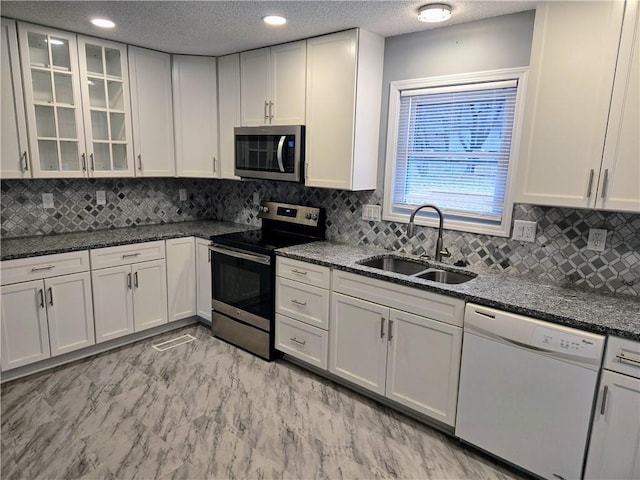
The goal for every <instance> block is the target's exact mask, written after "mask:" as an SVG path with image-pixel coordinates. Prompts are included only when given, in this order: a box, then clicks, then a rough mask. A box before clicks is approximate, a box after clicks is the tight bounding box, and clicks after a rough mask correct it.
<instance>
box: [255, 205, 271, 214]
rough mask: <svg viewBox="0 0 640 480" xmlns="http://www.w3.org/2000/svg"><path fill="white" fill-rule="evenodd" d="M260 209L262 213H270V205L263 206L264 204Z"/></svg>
mask: <svg viewBox="0 0 640 480" xmlns="http://www.w3.org/2000/svg"><path fill="white" fill-rule="evenodd" d="M258 211H259V212H260V213H269V207H263V206H262V205H261V206H259V207H258Z"/></svg>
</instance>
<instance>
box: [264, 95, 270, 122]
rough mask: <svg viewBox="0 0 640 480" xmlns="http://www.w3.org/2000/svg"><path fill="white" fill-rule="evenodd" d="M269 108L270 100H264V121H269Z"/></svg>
mask: <svg viewBox="0 0 640 480" xmlns="http://www.w3.org/2000/svg"><path fill="white" fill-rule="evenodd" d="M267 108H269V102H267V101H266V100H265V101H264V122H265V123H267V120H268V119H269V114H268V113H267Z"/></svg>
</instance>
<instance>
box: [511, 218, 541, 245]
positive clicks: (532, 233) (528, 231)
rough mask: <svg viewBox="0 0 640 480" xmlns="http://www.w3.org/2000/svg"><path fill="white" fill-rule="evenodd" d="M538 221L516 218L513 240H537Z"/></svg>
mask: <svg viewBox="0 0 640 480" xmlns="http://www.w3.org/2000/svg"><path fill="white" fill-rule="evenodd" d="M536 227H537V224H536V222H527V221H526V220H515V221H514V222H513V234H512V235H511V239H512V240H520V241H521V242H535V241H536Z"/></svg>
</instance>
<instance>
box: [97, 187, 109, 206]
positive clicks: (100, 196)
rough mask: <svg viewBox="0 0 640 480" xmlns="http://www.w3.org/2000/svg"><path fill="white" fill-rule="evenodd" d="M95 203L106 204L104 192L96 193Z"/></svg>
mask: <svg viewBox="0 0 640 480" xmlns="http://www.w3.org/2000/svg"><path fill="white" fill-rule="evenodd" d="M96 203H97V204H98V205H106V204H107V195H106V194H105V192H104V190H98V191H96Z"/></svg>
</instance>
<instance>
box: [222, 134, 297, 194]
mask: <svg viewBox="0 0 640 480" xmlns="http://www.w3.org/2000/svg"><path fill="white" fill-rule="evenodd" d="M234 135H235V152H236V158H235V174H236V175H237V176H239V177H243V178H263V179H268V180H285V181H288V182H302V181H304V172H303V169H304V125H269V126H264V127H236V128H235V129H234Z"/></svg>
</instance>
